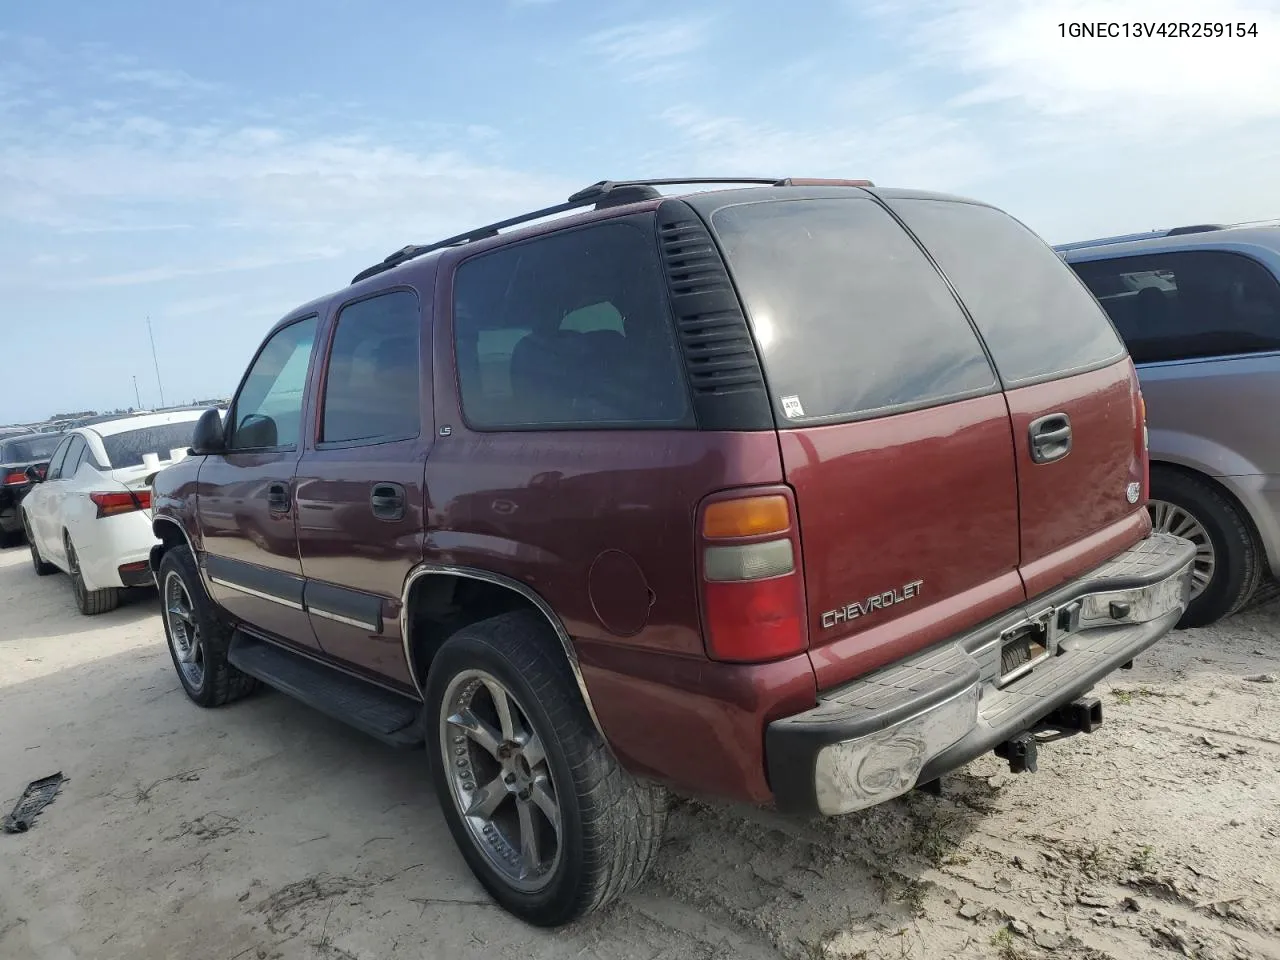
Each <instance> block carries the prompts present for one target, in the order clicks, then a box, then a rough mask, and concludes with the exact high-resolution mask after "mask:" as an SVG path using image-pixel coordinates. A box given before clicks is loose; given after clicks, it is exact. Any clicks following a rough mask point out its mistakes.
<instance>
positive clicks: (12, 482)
mask: <svg viewBox="0 0 1280 960" xmlns="http://www.w3.org/2000/svg"><path fill="white" fill-rule="evenodd" d="M26 482H27V473H26V471H25V470H10V471H9V472H8V473H6V474H5V475H4V485H5V486H6V487H20V486H22V485H23V484H24V483H26Z"/></svg>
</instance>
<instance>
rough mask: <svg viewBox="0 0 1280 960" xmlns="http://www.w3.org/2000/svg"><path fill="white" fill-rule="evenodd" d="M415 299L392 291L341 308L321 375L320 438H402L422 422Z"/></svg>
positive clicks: (407, 293)
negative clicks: (323, 377)
mask: <svg viewBox="0 0 1280 960" xmlns="http://www.w3.org/2000/svg"><path fill="white" fill-rule="evenodd" d="M421 329H422V314H421V312H420V310H419V308H418V297H417V295H416V294H414V293H411V292H410V291H408V290H396V291H394V292H392V293H384V294H382V295H381V296H377V297H371V298H369V299H368V300H361V301H359V302H357V303H353V304H350V305H349V306H346V307H343V309H342V312H341V313H339V314H338V327H337V329H336V330H335V331H334V335H333V346H332V348H331V349H330V352H329V368H328V371H327V372H326V374H325V384H324V413H323V417H322V419H321V427H320V440H321V441H322V442H324V443H336V442H342V441H357V440H365V441H371V442H372V441H378V440H403V439H407V438H409V437H416V436H417V435H418V432H419V430H420V429H421V424H422V412H421V410H422V402H421V399H420V397H419V391H418V379H419V376H420V370H421V360H420V357H419V353H418V344H419V341H420V339H421Z"/></svg>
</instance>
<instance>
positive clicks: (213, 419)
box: [191, 407, 227, 457]
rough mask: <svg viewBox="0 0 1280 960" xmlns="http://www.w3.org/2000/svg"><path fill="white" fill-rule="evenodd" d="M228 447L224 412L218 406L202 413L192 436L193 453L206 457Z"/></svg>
mask: <svg viewBox="0 0 1280 960" xmlns="http://www.w3.org/2000/svg"><path fill="white" fill-rule="evenodd" d="M226 448H227V438H226V434H225V433H224V431H223V429H222V414H221V412H219V411H218V410H217V408H214V407H211V408H209V409H208V410H206V411H205V412H204V413H202V414H200V419H199V420H197V421H196V429H195V433H194V434H193V435H192V437H191V453H192V455H194V456H197V457H205V456H208V455H209V454H212V453H222V452H223V451H224V450H225V449H226Z"/></svg>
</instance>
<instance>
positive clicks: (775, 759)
mask: <svg viewBox="0 0 1280 960" xmlns="http://www.w3.org/2000/svg"><path fill="white" fill-rule="evenodd" d="M1194 555H1195V549H1194V547H1192V545H1191V544H1190V543H1188V542H1187V541H1185V540H1182V539H1180V538H1178V537H1172V536H1169V535H1168V534H1159V533H1156V534H1152V535H1151V536H1149V537H1147V538H1146V539H1145V540H1143V541H1141V542H1139V543H1137V544H1135V545H1134V546H1133V547H1131V548H1130V549H1128V550H1126V551H1125V552H1124V553H1122V554H1120V555H1119V556H1117V557H1115V558H1113V559H1112V560H1110V561H1108V562H1107V563H1105V564H1103V565H1102V566H1101V567H1099V568H1098V569H1096V570H1094V571H1093V572H1092V573H1090V574H1087V575H1086V576H1084V577H1081V578H1079V579H1078V580H1075V581H1073V582H1071V583H1069V584H1067V585H1066V586H1064V587H1060V588H1058V589H1057V590H1054V591H1053V592H1052V593H1050V594H1049V595H1047V596H1045V597H1042V598H1039V599H1038V600H1036V601H1034V602H1031V603H1028V604H1026V605H1025V606H1024V607H1022V608H1019V609H1018V610H1015V611H1011V612H1010V613H1009V614H1008V615H1006V616H1004V617H1001V618H999V619H997V620H996V621H993V622H991V623H988V624H985V625H984V626H983V627H981V628H980V629H978V630H975V631H972V632H970V633H968V634H965V635H964V636H962V637H959V638H956V639H954V640H950V641H947V642H945V643H943V644H940V645H939V646H936V647H933V648H931V649H929V650H926V651H924V652H923V653H920V654H918V655H916V656H914V657H912V658H910V659H909V660H906V661H903V662H901V663H897V664H894V665H893V666H890V667H886V668H885V669H883V670H880V671H877V672H876V673H874V674H871V675H870V676H867V677H864V678H862V679H860V680H856V681H854V682H853V683H850V684H846V685H845V686H842V687H839V688H837V689H834V690H829V691H827V692H826V693H824V694H822V695H821V697H820V699H819V703H818V705H817V706H816V707H814V708H813V709H812V710H808V711H806V712H804V713H801V714H797V715H795V716H792V717H786V718H784V719H781V720H776V721H774V722H773V723H771V724H770V725H769V727H768V728H767V730H766V733H765V755H766V762H767V764H768V770H769V783H770V787H771V789H772V790H773V793H774V797H775V800H776V802H777V805H778V807H779V808H780V809H782V810H786V811H793V812H803V813H819V814H823V815H828V816H830V815H834V814H841V813H848V812H850V811H853V810H859V809H862V808H864V807H869V806H873V805H875V804H877V803H881V802H883V801H885V800H888V799H891V798H892V797H895V796H898V795H899V794H902V793H905V792H907V791H908V790H910V789H911V788H912V787H914V786H916V785H917V784H920V783H927V782H929V781H930V780H933V779H936V778H937V777H939V776H941V775H942V774H944V773H946V772H948V771H950V770H953V769H955V768H956V767H959V766H962V765H963V764H965V763H967V762H969V761H970V760H972V759H973V758H974V757H976V756H979V755H981V754H983V753H985V752H987V751H988V750H991V749H993V748H994V747H995V746H997V745H998V744H1000V743H1003V742H1005V741H1006V740H1009V739H1010V738H1011V737H1013V736H1015V735H1016V734H1018V733H1020V732H1022V731H1024V730H1027V729H1028V728H1030V727H1032V726H1034V725H1035V724H1037V723H1039V722H1040V721H1041V720H1043V719H1044V718H1045V717H1046V716H1048V715H1049V714H1050V713H1052V712H1053V711H1054V710H1056V709H1057V708H1058V707H1060V706H1062V705H1064V704H1067V703H1070V702H1071V701H1073V700H1075V699H1077V698H1078V697H1080V696H1081V695H1082V694H1084V693H1085V692H1087V691H1088V690H1089V689H1090V688H1091V687H1092V686H1093V685H1094V684H1095V683H1097V682H1098V681H1099V680H1101V679H1102V678H1103V677H1105V676H1106V675H1107V674H1109V673H1111V672H1112V671H1114V670H1116V669H1118V668H1119V667H1122V666H1124V665H1125V664H1126V663H1128V662H1129V661H1131V660H1133V658H1134V657H1136V656H1137V655H1138V654H1139V653H1141V652H1142V651H1143V650H1146V649H1147V648H1148V647H1150V646H1151V645H1152V644H1154V643H1155V642H1156V641H1157V640H1159V639H1160V638H1161V637H1162V636H1164V635H1165V634H1166V633H1167V632H1168V631H1169V630H1170V629H1172V628H1173V626H1174V624H1176V623H1177V622H1178V620H1179V618H1180V617H1181V616H1182V612H1183V611H1184V610H1185V609H1186V605H1187V601H1188V597H1189V596H1190V588H1191V561H1192V559H1193V558H1194ZM1024 654H1025V657H1024ZM1011 659H1012V660H1016V661H1017V662H1016V663H1013V664H1011V663H1010V660H1011Z"/></svg>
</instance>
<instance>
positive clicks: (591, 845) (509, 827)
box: [426, 612, 666, 927]
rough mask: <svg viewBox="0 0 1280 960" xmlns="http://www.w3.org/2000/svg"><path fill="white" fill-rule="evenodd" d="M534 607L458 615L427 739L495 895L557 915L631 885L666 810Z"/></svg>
mask: <svg viewBox="0 0 1280 960" xmlns="http://www.w3.org/2000/svg"><path fill="white" fill-rule="evenodd" d="M555 643H556V641H555V639H554V637H550V636H549V634H548V631H547V628H546V623H545V621H544V620H542V618H541V617H539V616H538V615H537V614H536V613H532V612H517V613H507V614H503V615H501V616H497V617H493V618H492V619H489V620H484V621H481V622H479V623H476V624H473V625H471V626H469V627H464V628H463V629H462V630H460V631H458V633H456V634H454V635H453V636H452V637H450V638H449V640H448V641H447V642H446V643H445V644H444V646H443V647H441V648H440V650H439V652H438V653H437V654H436V656H435V658H434V660H433V661H432V664H431V672H430V675H429V677H428V680H427V689H426V709H427V715H426V716H427V727H426V732H427V738H426V739H427V750H428V752H429V755H430V759H431V774H432V779H433V780H434V783H435V788H436V793H437V795H438V796H439V798H440V805H441V808H442V809H443V810H444V815H445V819H446V820H447V821H448V824H449V829H450V831H451V832H452V833H453V838H454V840H455V841H456V843H457V844H458V847H459V848H460V849H461V851H462V855H463V856H464V857H465V858H466V860H467V864H468V865H469V866H470V867H471V870H472V872H473V873H474V874H475V875H476V877H477V878H478V879H479V880H480V882H481V883H482V884H483V885H484V887H485V888H486V889H487V890H488V891H489V893H490V894H492V896H493V898H494V899H495V900H497V901H498V903H499V904H501V905H502V906H503V907H505V908H506V909H507V910H509V911H511V912H512V913H513V914H515V915H516V916H518V917H520V918H522V919H524V920H526V921H528V922H530V923H533V924H537V925H538V926H547V927H549V926H558V925H560V924H564V923H568V922H569V921H571V920H574V919H576V918H578V917H581V916H583V915H584V914H587V913H590V912H591V911H593V910H596V909H599V908H600V907H602V906H604V905H605V904H607V903H609V902H610V901H612V900H614V899H616V898H617V897H618V896H620V895H621V894H623V893H625V892H627V891H628V890H630V889H632V888H633V887H635V886H636V885H637V884H638V883H639V882H640V881H641V879H642V878H643V877H644V875H645V873H646V872H647V871H648V869H649V867H650V865H651V864H652V863H653V861H654V859H655V857H656V855H657V851H658V846H659V843H660V842H661V836H662V828H663V825H664V823H665V820H666V796H665V793H664V791H663V790H662V788H661V787H658V786H656V785H654V784H650V783H647V782H644V781H641V780H638V779H636V778H634V777H632V776H631V775H630V774H628V773H627V772H626V771H625V770H623V769H622V768H621V767H620V766H619V765H618V761H617V760H616V759H615V757H614V756H613V753H612V751H610V750H609V748H608V746H607V745H606V744H605V742H604V740H603V739H602V738H601V736H600V734H599V732H598V731H597V730H596V728H595V726H594V724H593V723H592V722H591V718H590V716H589V715H588V713H587V710H586V707H585V706H584V705H583V703H582V698H581V696H580V695H579V692H578V688H577V684H576V683H575V681H574V678H573V676H572V674H571V673H570V670H569V667H568V665H567V664H566V663H565V662H564V658H563V655H562V654H561V653H560V651H559V650H558V649H557V648H556V647H555V646H553V645H554V644H555Z"/></svg>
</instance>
